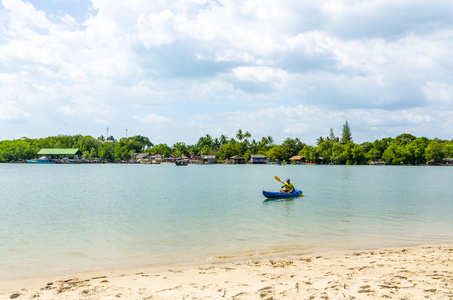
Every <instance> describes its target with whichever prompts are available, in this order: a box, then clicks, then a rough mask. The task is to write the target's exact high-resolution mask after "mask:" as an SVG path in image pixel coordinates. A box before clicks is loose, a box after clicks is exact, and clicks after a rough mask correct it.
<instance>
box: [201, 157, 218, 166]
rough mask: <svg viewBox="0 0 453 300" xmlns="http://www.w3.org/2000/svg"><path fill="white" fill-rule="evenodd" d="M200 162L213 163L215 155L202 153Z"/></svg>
mask: <svg viewBox="0 0 453 300" xmlns="http://www.w3.org/2000/svg"><path fill="white" fill-rule="evenodd" d="M201 162H202V163H203V164H213V163H214V162H215V155H203V156H202V157H201Z"/></svg>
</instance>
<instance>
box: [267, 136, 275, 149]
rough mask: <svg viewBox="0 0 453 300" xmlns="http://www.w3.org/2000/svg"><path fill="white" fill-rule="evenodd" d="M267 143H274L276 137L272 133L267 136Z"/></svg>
mask: <svg viewBox="0 0 453 300" xmlns="http://www.w3.org/2000/svg"><path fill="white" fill-rule="evenodd" d="M267 143H268V145H269V146H270V145H272V144H274V139H273V138H272V137H271V136H270V135H268V136H267Z"/></svg>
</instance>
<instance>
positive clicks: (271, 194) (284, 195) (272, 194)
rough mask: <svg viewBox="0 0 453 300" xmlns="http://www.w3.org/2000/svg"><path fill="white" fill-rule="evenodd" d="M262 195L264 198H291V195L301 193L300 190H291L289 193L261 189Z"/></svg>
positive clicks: (295, 195)
mask: <svg viewBox="0 0 453 300" xmlns="http://www.w3.org/2000/svg"><path fill="white" fill-rule="evenodd" d="M263 195H264V197H266V198H291V197H300V196H301V195H302V191H301V190H296V191H295V192H291V193H281V192H268V191H263Z"/></svg>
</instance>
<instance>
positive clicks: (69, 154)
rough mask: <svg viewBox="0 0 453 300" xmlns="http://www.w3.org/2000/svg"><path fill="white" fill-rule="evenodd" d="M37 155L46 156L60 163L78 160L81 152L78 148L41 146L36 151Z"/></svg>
mask: <svg viewBox="0 0 453 300" xmlns="http://www.w3.org/2000/svg"><path fill="white" fill-rule="evenodd" d="M37 154H38V155H39V156H46V157H48V158H49V159H50V160H52V161H55V162H61V163H65V162H68V163H74V162H80V158H81V157H82V152H81V151H80V150H79V149H52V148H43V149H41V150H40V151H39V152H38V153H37Z"/></svg>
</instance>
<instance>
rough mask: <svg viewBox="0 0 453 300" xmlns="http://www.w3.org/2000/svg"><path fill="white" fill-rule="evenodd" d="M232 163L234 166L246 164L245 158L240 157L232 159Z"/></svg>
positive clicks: (236, 156)
mask: <svg viewBox="0 0 453 300" xmlns="http://www.w3.org/2000/svg"><path fill="white" fill-rule="evenodd" d="M230 162H231V163H232V164H245V158H243V157H242V156H239V155H235V156H232V157H230Z"/></svg>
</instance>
